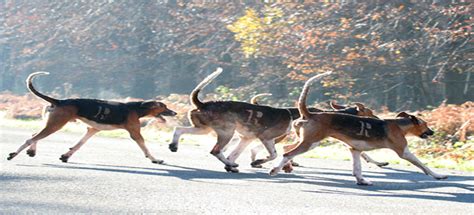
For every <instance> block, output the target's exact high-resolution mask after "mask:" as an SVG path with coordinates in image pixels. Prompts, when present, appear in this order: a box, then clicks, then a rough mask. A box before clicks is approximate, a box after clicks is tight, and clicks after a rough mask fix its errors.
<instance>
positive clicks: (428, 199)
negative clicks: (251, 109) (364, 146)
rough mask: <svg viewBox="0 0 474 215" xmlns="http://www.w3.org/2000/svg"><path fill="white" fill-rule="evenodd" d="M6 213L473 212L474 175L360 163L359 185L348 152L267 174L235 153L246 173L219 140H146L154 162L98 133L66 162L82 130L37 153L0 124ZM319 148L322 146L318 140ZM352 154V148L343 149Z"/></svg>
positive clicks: (1, 206)
mask: <svg viewBox="0 0 474 215" xmlns="http://www.w3.org/2000/svg"><path fill="white" fill-rule="evenodd" d="M0 129H1V136H0V152H1V153H0V155H1V156H2V159H1V161H0V192H1V197H0V214H5V213H8V214H12V213H15V214H16V213H122V214H123V213H161V214H325V213H332V214H339V213H344V214H346V213H364V214H365V213H392V214H393V213H397V214H399V213H403V214H414V213H417V214H468V213H471V214H472V212H473V211H474V174H473V173H465V172H457V171H451V170H440V169H435V171H437V172H439V173H443V174H447V175H449V179H447V180H444V181H437V180H434V179H432V178H431V177H429V176H426V175H423V174H421V171H420V170H418V169H416V168H415V167H412V166H397V165H391V166H389V167H388V168H379V167H376V166H373V165H370V164H365V163H364V164H363V170H364V171H363V173H364V175H365V177H367V178H368V179H369V180H371V181H372V182H374V185H373V186H370V187H363V186H357V185H356V184H355V180H354V178H353V177H352V176H351V162H350V161H336V160H323V159H305V158H298V162H300V163H301V164H302V165H304V167H300V168H295V171H294V172H293V173H292V174H285V173H282V174H280V175H278V176H275V177H270V176H269V175H268V174H267V172H268V171H269V168H270V167H271V166H272V165H271V164H268V165H266V166H265V168H263V169H253V168H251V167H250V165H249V163H250V161H249V160H250V159H249V156H248V154H243V156H242V157H241V158H240V160H238V162H239V163H240V170H241V173H237V174H232V173H226V172H225V171H224V168H223V165H222V164H221V163H220V162H219V161H218V160H217V159H216V158H214V157H213V156H211V155H210V154H209V151H210V149H211V147H212V143H202V144H200V145H191V144H187V145H181V146H180V148H179V151H178V152H176V153H172V152H170V151H169V150H168V147H167V144H166V143H164V142H149V143H148V144H147V145H148V147H149V149H150V150H151V152H152V153H153V154H154V155H155V156H156V157H157V158H160V159H164V160H165V162H166V164H165V165H158V164H152V163H151V162H149V160H147V159H145V158H144V157H143V155H142V153H141V151H140V150H139V148H138V146H137V145H136V144H135V143H134V142H132V141H131V140H129V139H116V138H104V137H93V138H92V139H90V140H89V142H88V143H86V144H85V145H84V146H83V148H81V149H80V150H79V151H78V152H77V153H76V154H75V155H74V156H73V157H71V158H70V159H69V163H62V162H61V161H60V160H59V157H60V155H61V154H63V153H65V152H66V151H67V149H68V148H69V147H71V146H72V145H74V143H75V142H76V141H77V140H78V139H79V138H80V134H74V133H63V132H58V133H55V134H53V135H52V136H50V137H48V138H46V139H45V140H43V141H41V142H40V143H39V145H38V152H37V155H36V157H34V158H30V157H28V156H27V155H26V153H25V152H23V153H22V154H20V155H18V156H17V157H16V158H15V159H13V160H12V161H7V160H6V157H7V155H8V153H10V152H12V151H15V150H16V149H17V147H19V146H20V145H21V144H22V143H23V142H24V140H26V139H27V138H28V137H29V136H30V135H31V134H32V133H33V132H34V131H32V130H24V129H13V128H7V127H0ZM316 150H317V149H316ZM341 153H348V152H341Z"/></svg>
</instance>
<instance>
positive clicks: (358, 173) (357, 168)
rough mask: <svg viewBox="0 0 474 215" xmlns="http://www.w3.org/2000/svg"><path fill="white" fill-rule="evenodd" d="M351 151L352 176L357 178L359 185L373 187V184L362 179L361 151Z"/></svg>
mask: <svg viewBox="0 0 474 215" xmlns="http://www.w3.org/2000/svg"><path fill="white" fill-rule="evenodd" d="M350 150H351V154H352V175H354V176H355V178H356V180H357V185H372V182H370V181H369V180H367V179H364V178H363V177H362V166H361V163H360V153H361V151H358V150H356V149H352V148H351V149H350Z"/></svg>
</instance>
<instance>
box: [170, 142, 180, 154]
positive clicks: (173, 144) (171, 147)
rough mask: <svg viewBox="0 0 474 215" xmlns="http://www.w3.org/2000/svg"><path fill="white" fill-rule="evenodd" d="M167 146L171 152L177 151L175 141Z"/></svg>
mask: <svg viewBox="0 0 474 215" xmlns="http://www.w3.org/2000/svg"><path fill="white" fill-rule="evenodd" d="M168 148H169V149H170V151H172V152H177V151H178V144H176V143H171V144H170V145H169V146H168Z"/></svg>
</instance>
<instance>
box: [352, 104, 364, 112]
mask: <svg viewBox="0 0 474 215" xmlns="http://www.w3.org/2000/svg"><path fill="white" fill-rule="evenodd" d="M354 105H355V106H357V111H364V110H365V106H364V104H362V103H360V102H354Z"/></svg>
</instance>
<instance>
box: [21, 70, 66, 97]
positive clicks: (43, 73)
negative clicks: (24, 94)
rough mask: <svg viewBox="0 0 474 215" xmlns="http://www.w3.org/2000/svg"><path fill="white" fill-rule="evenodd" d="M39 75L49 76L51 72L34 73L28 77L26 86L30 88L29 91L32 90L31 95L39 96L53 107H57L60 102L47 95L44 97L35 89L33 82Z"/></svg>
mask: <svg viewBox="0 0 474 215" xmlns="http://www.w3.org/2000/svg"><path fill="white" fill-rule="evenodd" d="M37 75H49V72H34V73H31V74H30V75H29V76H28V78H26V86H27V87H28V90H30V92H31V93H33V94H35V96H38V97H40V98H42V99H44V100H45V101H47V102H49V103H51V104H53V105H57V104H58V103H59V100H57V99H54V98H51V97H49V96H46V95H43V94H41V93H40V92H38V91H37V90H36V89H35V88H34V87H33V83H32V82H31V81H32V80H33V78H34V77H35V76H37Z"/></svg>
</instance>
